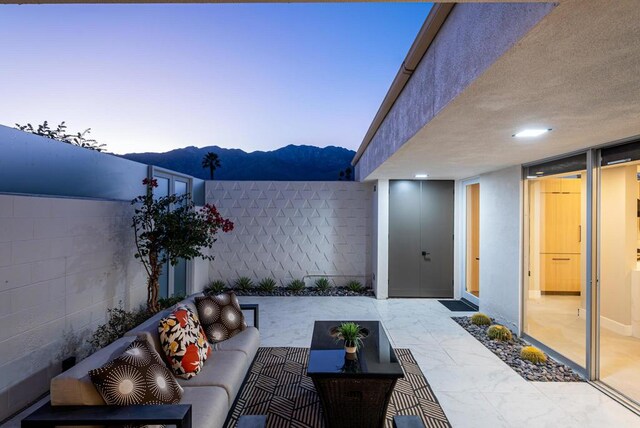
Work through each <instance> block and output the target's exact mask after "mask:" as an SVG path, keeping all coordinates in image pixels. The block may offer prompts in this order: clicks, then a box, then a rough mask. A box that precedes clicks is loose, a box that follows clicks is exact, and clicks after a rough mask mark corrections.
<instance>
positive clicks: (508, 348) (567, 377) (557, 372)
mask: <svg viewBox="0 0 640 428" xmlns="http://www.w3.org/2000/svg"><path fill="white" fill-rule="evenodd" d="M452 319H453V320H454V321H455V322H457V323H458V324H460V325H461V326H462V327H463V328H464V329H465V330H467V331H468V332H469V333H470V334H471V335H472V336H473V337H475V338H476V339H478V341H479V342H480V343H482V344H483V345H484V346H486V347H487V348H489V350H491V352H493V353H494V354H496V355H497V356H498V357H500V359H501V360H502V361H504V362H505V363H507V365H509V367H511V368H512V369H513V370H515V371H516V372H517V373H518V374H519V375H520V376H522V377H523V378H525V379H527V380H531V381H537V382H584V379H583V378H581V377H580V376H579V375H578V374H577V373H576V372H574V371H573V370H572V369H571V368H570V367H569V366H566V365H564V364H562V363H559V362H557V361H555V360H553V359H552V358H551V357H550V356H549V355H547V362H546V363H544V364H533V363H531V362H529V361H526V360H523V359H522V358H520V349H522V347H523V346H528V345H530V344H529V343H527V342H525V341H524V340H522V339H521V338H519V337H516V336H515V335H514V336H513V340H512V341H510V342H501V341H499V340H491V339H489V337H488V336H487V333H486V330H487V327H486V326H482V327H481V326H477V325H475V324H472V323H471V318H469V317H452Z"/></svg>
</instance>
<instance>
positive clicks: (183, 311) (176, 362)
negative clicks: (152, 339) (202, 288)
mask: <svg viewBox="0 0 640 428" xmlns="http://www.w3.org/2000/svg"><path fill="white" fill-rule="evenodd" d="M158 334H159V335H160V343H161V344H162V350H163V352H164V356H165V357H166V361H167V363H168V364H169V367H171V370H172V371H173V374H175V375H176V376H178V377H181V378H183V379H189V378H192V377H194V376H195V375H197V374H198V373H199V372H200V370H202V366H203V365H204V362H205V361H206V360H207V358H208V357H209V354H210V353H211V348H210V347H209V342H207V338H206V337H205V334H204V331H203V330H202V327H201V326H200V321H198V316H197V315H196V314H195V313H194V312H192V311H191V309H189V308H188V307H186V306H180V307H178V308H177V309H176V310H175V311H173V312H171V313H170V314H169V315H168V316H167V317H166V318H162V319H161V320H160V322H159V323H158Z"/></svg>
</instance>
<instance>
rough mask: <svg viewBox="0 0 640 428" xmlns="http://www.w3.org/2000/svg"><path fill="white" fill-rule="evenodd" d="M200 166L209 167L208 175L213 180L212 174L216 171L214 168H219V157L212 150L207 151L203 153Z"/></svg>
mask: <svg viewBox="0 0 640 428" xmlns="http://www.w3.org/2000/svg"><path fill="white" fill-rule="evenodd" d="M202 167H203V168H209V175H210V176H211V180H213V174H214V173H215V172H216V169H218V168H220V157H219V156H218V155H217V154H216V153H213V152H209V153H207V154H206V155H204V158H202Z"/></svg>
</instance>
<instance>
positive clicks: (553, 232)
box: [539, 178, 582, 294]
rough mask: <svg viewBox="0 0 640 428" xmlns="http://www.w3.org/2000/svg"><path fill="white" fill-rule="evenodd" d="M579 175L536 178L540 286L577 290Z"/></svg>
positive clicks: (553, 290)
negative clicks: (538, 208) (538, 213)
mask: <svg viewBox="0 0 640 428" xmlns="http://www.w3.org/2000/svg"><path fill="white" fill-rule="evenodd" d="M581 187H582V180H580V179H579V178H564V179H546V180H541V182H540V199H539V200H540V208H541V209H540V216H541V222H540V290H541V291H542V292H543V293H544V292H547V293H559V294H562V293H571V294H573V293H579V292H580V281H581V278H580V253H581V247H582V242H581V240H582V239H581V234H582V230H581V224H580V220H581V211H582V202H581V195H580V191H581Z"/></svg>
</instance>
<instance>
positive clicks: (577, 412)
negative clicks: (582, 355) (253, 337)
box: [240, 297, 640, 428]
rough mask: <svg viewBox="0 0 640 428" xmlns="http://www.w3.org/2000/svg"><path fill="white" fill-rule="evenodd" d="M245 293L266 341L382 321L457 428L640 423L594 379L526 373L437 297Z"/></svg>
mask: <svg viewBox="0 0 640 428" xmlns="http://www.w3.org/2000/svg"><path fill="white" fill-rule="evenodd" d="M240 300H241V302H244V303H258V304H260V316H261V318H260V322H261V324H260V327H261V328H260V332H261V341H262V346H304V347H308V346H309V345H310V343H311V332H312V330H313V322H314V321H315V320H330V319H336V320H339V319H342V320H346V319H350V320H376V319H377V320H381V321H382V322H383V324H384V326H385V328H386V330H387V333H388V334H389V336H390V338H391V341H392V343H393V344H394V346H396V347H405V348H410V349H411V352H412V353H413V355H414V356H415V358H416V360H417V361H418V364H419V365H420V367H421V368H422V370H423V372H424V373H425V376H426V378H427V380H428V381H429V383H430V385H431V387H432V388H433V390H434V392H435V394H436V396H437V397H438V400H439V401H440V404H441V405H442V407H443V409H444V411H445V413H446V414H447V417H448V418H449V420H450V421H451V423H452V425H453V426H454V427H455V428H458V427H473V428H484V427H488V428H489V427H490V428H494V427H495V428H498V427H536V428H538V427H549V428H551V427H553V428H557V427H581V428H589V427H594V428H603V427H624V428H627V427H629V428H633V427H639V428H640V417H638V416H636V415H635V414H634V413H632V412H631V411H629V410H627V409H626V408H624V407H623V406H621V405H620V404H618V403H617V402H615V401H614V400H612V399H611V398H609V397H608V396H606V395H605V394H603V393H601V392H600V391H598V390H597V389H595V388H594V387H592V386H590V385H589V384H587V383H555V382H553V383H550V382H528V381H526V380H524V379H523V378H522V377H520V376H519V375H518V374H517V373H516V372H514V371H513V370H511V369H510V368H509V367H508V366H507V365H506V364H505V363H503V362H502V361H501V360H500V359H499V358H498V357H496V356H495V355H494V354H493V353H492V352H491V351H489V350H488V349H487V348H485V347H484V346H483V345H482V344H480V343H479V342H478V341H477V340H476V339H474V338H473V337H472V336H471V335H470V334H468V333H467V332H466V331H465V330H464V329H463V328H462V327H460V326H459V325H458V324H457V323H456V322H455V321H453V320H451V316H452V315H453V314H454V313H452V312H450V311H449V310H448V309H446V308H445V307H444V306H442V305H441V304H440V303H439V302H438V301H437V300H431V299H389V300H375V299H372V298H365V297H362V298H361V297H348V298H346V297H344V298H340V297H242V298H241V299H240ZM455 315H456V316H461V315H466V313H464V312H457V313H455Z"/></svg>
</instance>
